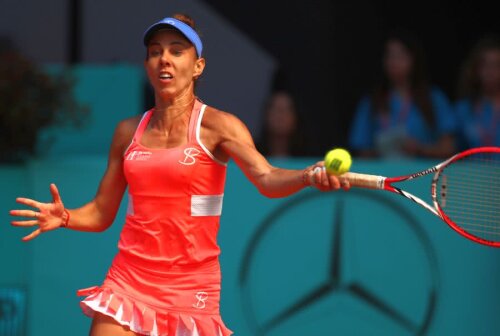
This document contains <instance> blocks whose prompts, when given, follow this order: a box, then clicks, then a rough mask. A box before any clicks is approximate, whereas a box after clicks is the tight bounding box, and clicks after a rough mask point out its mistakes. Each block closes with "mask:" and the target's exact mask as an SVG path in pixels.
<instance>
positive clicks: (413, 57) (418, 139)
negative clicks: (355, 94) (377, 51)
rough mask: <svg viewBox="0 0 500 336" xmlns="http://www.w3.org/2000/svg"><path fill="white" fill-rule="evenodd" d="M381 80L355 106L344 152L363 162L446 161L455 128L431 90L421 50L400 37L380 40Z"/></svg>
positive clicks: (443, 103)
mask: <svg viewBox="0 0 500 336" xmlns="http://www.w3.org/2000/svg"><path fill="white" fill-rule="evenodd" d="M382 68H383V69H382V76H381V80H380V82H379V83H378V85H377V86H376V87H375V89H374V91H373V93H372V94H371V95H369V96H366V97H364V98H363V99H362V100H361V101H360V102H359V104H358V107H357V111H356V114H355V117H354V120H353V124H352V128H351V131H350V136H349V145H350V149H351V150H353V151H354V152H355V154H357V155H360V156H368V157H374V156H378V157H403V156H418V157H446V156H448V155H450V154H452V153H453V151H454V133H455V131H456V127H457V122H456V118H455V116H454V114H453V109H452V107H451V105H450V103H449V101H448V99H447V98H446V96H445V95H444V94H443V92H441V90H439V89H438V88H436V87H431V86H430V84H429V82H428V78H427V69H426V66H425V61H424V54H423V49H422V48H421V46H420V45H419V43H417V42H416V41H415V40H414V39H412V38H411V37H410V36H408V35H405V34H397V35H393V36H391V37H390V38H388V39H387V40H386V43H385V45H384V54H383V67H382Z"/></svg>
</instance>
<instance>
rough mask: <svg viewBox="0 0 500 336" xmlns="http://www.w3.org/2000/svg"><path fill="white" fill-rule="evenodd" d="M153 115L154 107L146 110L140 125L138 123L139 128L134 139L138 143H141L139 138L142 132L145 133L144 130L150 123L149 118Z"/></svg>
mask: <svg viewBox="0 0 500 336" xmlns="http://www.w3.org/2000/svg"><path fill="white" fill-rule="evenodd" d="M152 115H153V109H151V110H149V111H147V112H144V114H143V116H142V118H141V121H139V125H137V129H136V130H135V134H134V141H135V142H136V143H139V140H140V139H141V137H142V134H143V133H144V130H145V129H146V127H147V126H148V124H149V119H151V116H152Z"/></svg>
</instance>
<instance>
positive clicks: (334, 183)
mask: <svg viewBox="0 0 500 336" xmlns="http://www.w3.org/2000/svg"><path fill="white" fill-rule="evenodd" d="M307 176H308V178H309V184H310V185H311V186H314V187H316V188H318V189H319V190H321V191H331V190H338V189H340V188H342V189H344V190H349V189H350V187H351V185H350V183H349V180H348V179H347V178H345V177H342V176H337V175H331V174H328V173H327V171H326V168H325V165H324V162H323V161H320V162H317V163H316V164H315V165H314V166H312V167H311V168H310V169H309V172H308V174H307Z"/></svg>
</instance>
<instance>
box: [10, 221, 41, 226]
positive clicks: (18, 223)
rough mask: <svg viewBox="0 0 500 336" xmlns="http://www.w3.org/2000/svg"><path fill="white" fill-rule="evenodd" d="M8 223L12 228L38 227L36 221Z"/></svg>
mask: <svg viewBox="0 0 500 336" xmlns="http://www.w3.org/2000/svg"><path fill="white" fill-rule="evenodd" d="M10 223H11V224H12V225H13V226H35V225H38V221H37V220H26V221H12V222H10Z"/></svg>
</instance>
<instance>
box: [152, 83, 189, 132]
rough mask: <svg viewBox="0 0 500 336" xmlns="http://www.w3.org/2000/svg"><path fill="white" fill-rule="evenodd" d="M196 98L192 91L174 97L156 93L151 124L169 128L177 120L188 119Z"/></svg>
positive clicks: (165, 128) (163, 128)
mask: <svg viewBox="0 0 500 336" xmlns="http://www.w3.org/2000/svg"><path fill="white" fill-rule="evenodd" d="M195 100H196V97H195V95H194V93H193V92H192V91H191V92H186V93H185V94H181V95H179V96H176V97H173V98H162V97H161V96H159V95H156V97H155V102H156V103H155V108H154V113H153V116H152V117H151V126H152V127H155V128H158V129H160V130H169V129H171V127H172V125H173V124H174V123H175V122H177V121H180V120H185V119H186V120H188V119H189V116H190V115H191V111H192V109H193V105H194V101H195Z"/></svg>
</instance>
